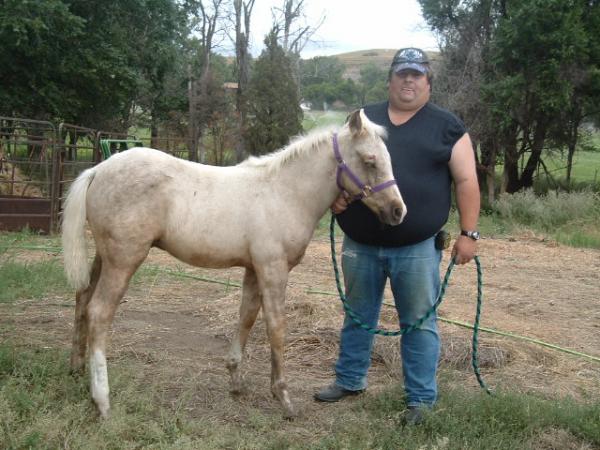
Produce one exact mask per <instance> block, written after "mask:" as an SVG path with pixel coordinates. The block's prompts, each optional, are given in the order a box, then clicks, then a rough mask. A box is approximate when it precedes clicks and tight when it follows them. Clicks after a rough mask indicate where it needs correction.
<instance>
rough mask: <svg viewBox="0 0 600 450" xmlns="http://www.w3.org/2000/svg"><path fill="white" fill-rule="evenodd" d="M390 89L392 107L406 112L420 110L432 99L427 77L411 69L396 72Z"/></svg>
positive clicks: (391, 80)
mask: <svg viewBox="0 0 600 450" xmlns="http://www.w3.org/2000/svg"><path fill="white" fill-rule="evenodd" d="M388 89H389V96H390V103H391V104H392V106H393V107H395V108H397V109H401V110H405V111H411V110H415V109H418V108H420V107H421V106H423V105H424V104H425V103H427V102H428V101H429V97H430V85H429V80H428V79H427V75H425V74H422V73H421V72H418V71H416V70H411V69H407V70H402V71H401V72H400V73H395V72H394V73H393V74H392V77H391V79H390V83H389V88H388Z"/></svg>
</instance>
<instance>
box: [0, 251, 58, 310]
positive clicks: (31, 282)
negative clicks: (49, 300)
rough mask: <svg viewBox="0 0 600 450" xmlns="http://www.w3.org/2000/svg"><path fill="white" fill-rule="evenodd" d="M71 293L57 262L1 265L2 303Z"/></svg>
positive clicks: (0, 299)
mask: <svg viewBox="0 0 600 450" xmlns="http://www.w3.org/2000/svg"><path fill="white" fill-rule="evenodd" d="M67 292H69V288H68V286H67V282H66V279H65V276H64V274H63V268H62V264H60V263H59V262H58V261H56V260H50V261H39V262H31V263H20V262H16V261H13V260H8V261H4V262H2V263H0V303H7V302H12V301H14V300H16V299H32V298H37V299H41V298H44V297H47V296H48V295H51V294H64V293H67Z"/></svg>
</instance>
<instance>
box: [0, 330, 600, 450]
mask: <svg viewBox="0 0 600 450" xmlns="http://www.w3.org/2000/svg"><path fill="white" fill-rule="evenodd" d="M67 362H68V355H67V352H65V351H62V350H58V349H32V348H30V347H27V346H22V345H21V346H19V345H17V344H16V343H15V342H5V343H2V344H0V448H6V449H20V448H32V449H54V448H73V449H84V448H85V449H96V448H118V449H130V448H161V449H195V448H202V449H217V448H218V449H221V448H248V449H254V448H260V449H263V448H264V449H288V448H297V449H300V448H312V449H347V448H389V449H392V448H394V449H395V448H402V449H407V450H409V449H421V448H449V449H450V448H452V449H454V448H469V449H502V450H507V449H519V450H521V449H528V448H595V447H597V446H598V445H600V403H599V402H598V401H597V400H596V402H595V403H593V402H590V403H585V404H582V403H576V402H574V401H572V400H569V399H566V400H548V399H544V398H540V397H536V396H532V395H527V394H522V393H506V392H499V393H498V394H497V395H496V396H494V397H490V396H488V395H486V394H484V393H483V392H479V391H466V390H461V389H456V388H453V387H449V386H448V383H447V382H443V383H442V386H441V393H442V395H441V399H440V402H439V404H438V406H437V407H436V409H435V410H434V412H433V413H432V414H430V415H428V416H427V419H426V421H425V423H424V424H423V425H422V426H419V427H405V426H404V425H403V422H402V413H403V411H404V409H405V403H404V394H403V390H402V389H401V387H394V388H390V389H388V390H387V391H385V392H383V393H381V394H378V395H375V396H372V395H366V396H364V397H363V398H362V399H361V400H358V401H357V402H352V403H349V404H348V408H347V409H344V410H341V411H340V410H338V411H339V412H338V413H337V415H336V417H333V418H330V419H331V420H329V419H328V420H326V421H319V420H315V421H313V422H311V423H310V424H308V425H305V427H308V428H309V429H312V430H314V436H312V437H308V436H306V433H303V432H301V433H300V434H296V433H295V428H296V425H294V423H293V422H292V423H289V422H287V421H285V420H283V419H282V418H281V415H280V412H279V410H277V411H276V412H271V413H265V412H264V411H260V410H256V409H249V410H248V411H247V412H246V414H245V415H244V416H243V417H244V418H243V419H242V421H241V422H240V421H231V422H223V421H220V420H215V419H214V418H210V417H200V418H199V417H197V415H194V414H193V413H192V414H191V415H190V413H189V412H188V411H191V410H193V408H188V406H189V402H190V401H192V402H193V400H190V399H193V397H194V389H195V385H194V383H188V384H185V383H184V384H182V385H181V388H182V390H181V392H180V394H179V400H177V401H175V402H174V403H173V401H172V397H170V396H169V394H168V393H165V392H161V386H160V385H158V386H157V385H154V382H153V381H151V380H148V378H144V370H142V363H140V362H137V361H130V360H127V359H120V360H119V361H118V364H111V365H110V366H109V372H110V378H111V402H112V406H113V408H112V412H111V417H110V418H109V419H107V420H105V421H101V420H98V419H97V417H96V413H95V410H94V406H93V404H92V402H91V401H90V398H89V393H88V386H89V380H88V379H87V377H81V378H80V377H73V376H71V375H69V373H68V363H67ZM324 407H326V406H324ZM318 436H326V437H324V438H320V437H318ZM540 442H550V443H554V444H555V445H556V446H554V447H548V446H546V447H543V446H542V447H540V446H539V445H538V444H539V443H540Z"/></svg>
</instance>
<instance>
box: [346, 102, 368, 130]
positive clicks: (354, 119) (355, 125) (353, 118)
mask: <svg viewBox="0 0 600 450" xmlns="http://www.w3.org/2000/svg"><path fill="white" fill-rule="evenodd" d="M364 118H365V117H364V113H363V111H362V109H357V110H356V111H354V112H353V113H352V114H350V115H349V116H348V119H347V121H348V127H349V128H350V132H351V133H352V137H356V136H359V135H361V134H362V133H363V132H364V129H365V127H364V125H363V120H364Z"/></svg>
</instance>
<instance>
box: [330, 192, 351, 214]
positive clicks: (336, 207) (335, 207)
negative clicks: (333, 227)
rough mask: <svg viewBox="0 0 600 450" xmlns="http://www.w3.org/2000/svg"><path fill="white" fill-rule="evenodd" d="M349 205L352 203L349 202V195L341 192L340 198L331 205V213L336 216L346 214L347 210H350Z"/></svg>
mask: <svg viewBox="0 0 600 450" xmlns="http://www.w3.org/2000/svg"><path fill="white" fill-rule="evenodd" d="M349 204H350V202H349V201H348V194H346V193H345V192H341V193H340V195H338V198H336V199H335V201H334V202H333V203H332V204H331V212H333V213H334V214H340V213H342V212H344V211H345V210H346V208H348V205H349Z"/></svg>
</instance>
